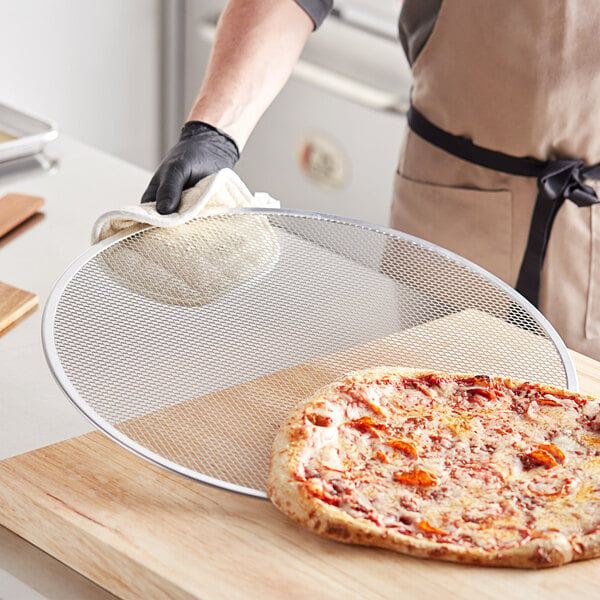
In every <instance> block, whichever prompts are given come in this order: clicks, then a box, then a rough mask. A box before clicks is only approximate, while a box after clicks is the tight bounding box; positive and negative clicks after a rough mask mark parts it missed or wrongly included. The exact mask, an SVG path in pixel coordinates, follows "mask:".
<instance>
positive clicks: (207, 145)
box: [142, 121, 240, 215]
mask: <svg viewBox="0 0 600 600" xmlns="http://www.w3.org/2000/svg"><path fill="white" fill-rule="evenodd" d="M239 157H240V153H239V150H238V147H237V144H236V143H235V141H234V140H233V139H232V138H230V137H229V136H228V135H227V134H226V133H225V132H223V131H221V130H220V129H217V128H216V127H213V126H212V125H209V124H208V123H203V122H202V121H188V122H187V123H186V124H185V125H184V126H183V129H182V130H181V135H180V137H179V141H178V142H177V143H176V144H175V145H174V146H173V148H171V150H170V151H169V153H168V154H167V156H165V158H164V160H163V161H162V163H161V164H160V166H159V167H158V169H157V171H156V173H155V174H154V176H153V177H152V179H151V180H150V183H149V184H148V187H147V189H146V191H145V192H144V195H143V196H142V203H144V202H154V201H155V200H156V210H157V211H158V212H159V213H160V214H163V215H166V214H169V213H172V212H175V211H176V210H177V209H178V208H179V203H180V202H181V192H183V190H185V189H187V188H190V187H193V186H194V185H196V183H197V182H198V181H199V180H200V179H202V178H203V177H206V176H207V175H211V174H212V173H216V172H217V171H219V170H221V169H224V168H225V167H229V168H230V169H231V168H233V166H234V165H235V163H236V162H237V160H238V159H239Z"/></svg>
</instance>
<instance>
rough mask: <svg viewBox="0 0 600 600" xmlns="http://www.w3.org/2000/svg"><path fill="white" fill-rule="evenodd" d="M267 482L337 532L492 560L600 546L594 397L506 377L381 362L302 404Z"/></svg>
mask: <svg viewBox="0 0 600 600" xmlns="http://www.w3.org/2000/svg"><path fill="white" fill-rule="evenodd" d="M268 493H269V497H270V498H271V500H272V501H273V503H274V504H275V505H276V506H277V507H278V508H279V509H280V510H281V511H283V512H284V513H285V514H287V515H288V516H289V517H291V518H292V519H294V520H296V521H297V522H298V523H300V524H301V525H303V526H305V527H307V528H308V529H310V530H312V531H314V532H316V533H319V534H321V535H324V536H327V537H330V538H334V539H336V540H339V541H342V542H347V543H354V544H364V545H370V546H380V547H383V548H388V549H391V550H395V551H398V552H402V553H406V554H410V555H413V556H419V557H427V558H436V559H442V560H449V561H459V562H464V563H474V564H480V565H490V566H514V567H548V566H555V565H560V564H563V563H567V562H570V561H574V560H581V559H585V558H590V557H593V556H597V555H598V554H600V402H599V401H598V400H597V399H595V398H593V397H591V396H584V395H581V394H577V393H574V392H570V391H567V390H563V389H560V388H557V387H553V386H549V385H543V384H539V383H530V382H525V381H519V380H515V379H511V378H493V377H489V376H486V375H459V374H447V373H438V372H432V371H410V370H404V369H397V368H377V369H372V370H368V371H360V372H355V373H351V374H349V375H347V376H346V377H344V378H343V379H342V380H341V381H339V382H336V383H333V384H331V385H329V386H327V387H325V388H323V389H321V390H320V391H319V392H317V393H316V394H315V395H314V396H313V397H312V398H309V399H308V400H305V401H303V402H302V403H301V404H300V405H299V406H297V407H296V408H295V409H294V411H293V413H292V414H291V415H290V416H289V418H288V419H287V420H286V421H285V422H284V423H283V425H282V426H281V428H280V429H279V431H278V433H277V435H276V438H275V441H274V445H273V451H272V457H271V465H270V470H269V480H268Z"/></svg>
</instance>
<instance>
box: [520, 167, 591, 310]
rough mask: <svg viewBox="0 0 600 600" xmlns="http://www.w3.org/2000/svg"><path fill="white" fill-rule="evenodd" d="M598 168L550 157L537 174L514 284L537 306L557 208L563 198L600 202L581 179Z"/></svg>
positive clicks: (586, 203)
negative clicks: (531, 211)
mask: <svg viewBox="0 0 600 600" xmlns="http://www.w3.org/2000/svg"><path fill="white" fill-rule="evenodd" d="M597 170H599V169H598V167H597V166H594V167H587V168H586V167H585V164H584V162H583V161H582V160H553V161H549V162H547V163H546V164H545V167H544V172H543V174H542V175H540V176H539V177H538V186H537V187H538V195H537V198H536V200H535V206H534V209H533V216H532V218H531V226H530V228H529V238H528V240H527V247H526V249H525V254H524V256H523V262H522V263H521V270H520V271H519V277H518V279H517V285H516V289H517V291H518V292H520V293H521V294H523V296H525V298H527V299H528V300H529V301H530V302H531V303H532V304H534V305H536V306H537V305H538V303H539V293H540V279H541V272H542V266H543V264H544V258H545V256H546V249H547V247H548V241H549V239H550V232H551V231H552V225H553V224H554V219H555V217H556V215H557V213H558V210H559V209H560V207H561V206H562V205H563V203H564V201H565V200H571V201H572V202H574V203H575V204H576V205H577V206H579V207H583V206H591V205H592V204H597V203H598V202H599V200H598V196H596V192H595V190H594V188H593V187H591V186H590V185H587V184H586V183H584V178H585V177H586V175H587V173H588V172H589V174H590V175H592V176H593V175H596V174H597V173H593V172H594V171H597Z"/></svg>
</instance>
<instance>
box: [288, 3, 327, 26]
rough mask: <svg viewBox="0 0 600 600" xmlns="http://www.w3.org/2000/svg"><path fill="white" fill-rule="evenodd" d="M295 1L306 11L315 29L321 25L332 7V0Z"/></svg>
mask: <svg viewBox="0 0 600 600" xmlns="http://www.w3.org/2000/svg"><path fill="white" fill-rule="evenodd" d="M296 3H297V4H299V5H300V6H301V7H302V8H303V9H304V10H305V11H306V12H307V13H308V16H309V17H310V18H311V19H312V20H313V23H314V24H315V29H317V27H319V25H321V23H322V22H323V20H324V19H325V17H326V16H327V15H328V14H329V13H330V12H331V9H332V8H333V0H296Z"/></svg>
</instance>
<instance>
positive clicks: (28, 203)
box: [0, 194, 44, 237]
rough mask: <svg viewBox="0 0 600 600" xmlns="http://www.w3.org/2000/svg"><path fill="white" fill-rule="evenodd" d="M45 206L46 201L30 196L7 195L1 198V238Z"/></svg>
mask: <svg viewBox="0 0 600 600" xmlns="http://www.w3.org/2000/svg"><path fill="white" fill-rule="evenodd" d="M42 206H44V199H43V198H41V197H39V196H30V195H28V194H6V195H5V196H2V197H1V198H0V237H2V236H3V235H6V234H7V233H9V232H10V231H12V230H13V229H14V228H15V227H18V226H19V225H20V224H21V223H23V222H24V221H26V220H27V219H29V218H30V217H32V216H33V215H35V213H37V212H38V211H39V210H40V208H42Z"/></svg>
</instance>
